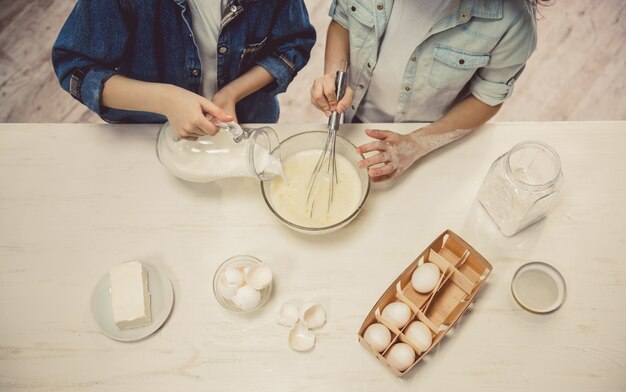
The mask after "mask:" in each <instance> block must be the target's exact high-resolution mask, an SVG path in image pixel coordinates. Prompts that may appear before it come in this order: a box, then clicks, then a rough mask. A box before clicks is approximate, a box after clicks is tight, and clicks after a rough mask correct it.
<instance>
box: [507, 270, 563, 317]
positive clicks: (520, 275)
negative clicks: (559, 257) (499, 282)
mask: <svg viewBox="0 0 626 392" xmlns="http://www.w3.org/2000/svg"><path fill="white" fill-rule="evenodd" d="M511 292H512V293H513V298H514V299H515V301H516V302H517V303H518V304H519V305H520V306H521V307H522V308H523V309H524V310H527V311H529V312H532V313H550V312H553V311H555V310H557V309H558V308H559V307H560V306H561V305H563V302H565V279H563V276H562V275H561V273H560V272H559V271H558V270H557V269H556V268H554V267H553V266H551V265H550V264H547V263H543V262H540V261H533V262H530V263H526V264H524V265H522V266H521V267H520V268H519V269H518V270H517V271H516V272H515V275H513V280H512V282H511Z"/></svg>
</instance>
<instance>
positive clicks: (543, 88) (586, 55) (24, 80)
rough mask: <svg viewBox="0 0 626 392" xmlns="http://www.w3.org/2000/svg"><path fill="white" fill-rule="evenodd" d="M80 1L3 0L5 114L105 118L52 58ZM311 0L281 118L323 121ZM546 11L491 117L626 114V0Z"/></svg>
mask: <svg viewBox="0 0 626 392" xmlns="http://www.w3.org/2000/svg"><path fill="white" fill-rule="evenodd" d="M111 1H113V0H111ZM75 3H76V1H75V0H22V1H15V0H0V122H101V120H100V119H99V117H98V116H96V115H94V114H93V113H91V112H89V111H88V110H87V109H86V108H85V107H83V106H82V105H80V104H79V103H78V102H77V101H75V100H74V99H73V98H71V97H70V95H69V94H67V93H66V92H64V91H63V90H61V88H60V87H59V85H58V82H57V80H56V78H55V76H54V74H53V71H52V65H51V64H50V49H51V47H52V43H53V42H54V40H55V38H56V36H57V34H58V32H59V30H60V28H61V26H62V24H63V22H64V21H65V18H66V17H67V15H68V14H69V12H70V11H71V9H72V7H73V6H74V4H75ZM306 4H307V6H308V9H309V13H310V16H311V20H312V23H313V25H314V26H315V28H316V30H317V32H318V41H317V43H316V45H315V48H314V49H313V53H312V56H311V61H310V62H309V64H308V65H307V67H306V68H305V69H304V70H302V71H301V72H300V73H299V74H298V76H297V78H296V80H295V81H294V82H293V83H292V84H291V86H290V87H289V90H288V91H287V92H286V93H285V94H282V95H281V96H280V101H281V117H280V120H279V121H280V122H287V123H289V122H292V123H294V122H297V123H302V122H323V121H324V117H323V116H322V115H321V114H320V113H318V112H317V111H316V110H314V109H313V107H312V106H311V105H310V104H309V88H310V86H311V82H312V80H313V78H315V77H316V76H318V75H321V72H322V69H323V67H322V62H323V55H324V42H325V36H326V28H327V26H328V22H329V20H330V19H329V17H328V8H329V4H330V0H306ZM541 14H542V16H541V17H540V19H539V21H538V22H537V24H538V35H539V38H538V39H539V42H538V47H537V50H536V51H535V53H534V54H533V56H532V57H531V59H530V61H529V62H528V64H527V67H526V70H525V71H524V74H523V75H522V77H521V79H520V80H519V81H518V82H517V83H516V86H515V92H514V94H513V96H512V97H511V98H510V99H509V100H508V101H507V102H506V103H505V105H504V107H503V108H502V110H501V111H500V112H499V113H498V115H497V116H496V118H495V119H494V120H493V121H552V120H554V121H558V120H626V78H625V77H624V73H625V72H626V0H603V1H596V2H592V1H585V0H556V2H555V3H554V4H553V5H552V6H550V7H544V8H541Z"/></svg>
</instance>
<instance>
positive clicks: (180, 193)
mask: <svg viewBox="0 0 626 392" xmlns="http://www.w3.org/2000/svg"><path fill="white" fill-rule="evenodd" d="M417 126H418V125H416V124H385V125H382V124H380V125H379V127H384V128H387V129H394V130H397V131H399V132H406V131H409V130H411V129H415V128H416V127H417ZM364 128H365V125H361V124H359V125H348V126H343V128H342V130H341V133H342V134H343V135H344V136H347V137H349V138H350V139H351V140H353V141H354V142H355V143H357V144H359V143H360V142H362V141H364V140H366V137H365V136H364V135H363V132H362V130H363V129H364ZM276 129H277V131H278V133H279V135H280V136H281V138H285V137H287V136H289V135H291V134H293V133H297V132H300V131H305V130H311V129H323V125H322V124H299V125H290V124H279V125H276ZM157 131H158V126H151V125H138V126H128V125H95V124H90V125H85V124H73V125H68V124H20V125H17V124H2V125H0V390H1V391H48V390H76V391H83V390H84V391H173V390H179V391H249V390H254V391H298V392H308V391H315V392H318V391H356V390H359V391H405V390H406V391H416V390H421V391H426V390H428V391H434V390H447V391H452V390H454V391H457V390H458V391H462V390H463V391H464V390H472V391H530V390H532V391H560V390H563V391H565V390H567V391H623V390H626V375H625V372H624V370H625V369H626V325H625V324H626V301H625V298H626V258H625V255H626V204H625V203H624V200H625V199H626V198H625V196H626V181H625V179H626V122H572V123H494V124H489V125H486V126H484V127H483V128H482V129H481V130H479V131H477V132H475V133H474V134H473V135H470V136H468V137H466V138H464V139H463V140H461V141H459V142H457V143H455V144H453V145H449V146H447V147H445V148H443V149H441V150H439V151H437V152H435V153H433V154H431V155H430V156H428V157H426V158H425V159H423V160H422V161H421V162H420V163H419V164H417V165H415V166H414V167H413V168H412V169H411V170H409V171H408V172H407V173H405V175H404V176H403V177H401V178H400V179H397V180H395V181H392V182H390V183H387V184H384V185H375V186H373V190H372V192H371V194H370V196H369V199H368V201H367V203H366V206H365V209H364V210H363V211H362V213H361V214H360V215H359V216H358V217H357V219H356V220H355V221H354V222H352V223H351V224H350V225H348V226H347V227H345V228H344V229H342V230H340V231H338V232H336V233H333V234H330V235H326V236H319V237H312V236H306V235H303V234H298V233H295V232H293V231H291V230H289V229H288V228H286V227H284V226H282V225H281V223H280V222H279V221H278V220H276V218H274V217H273V216H272V215H271V213H270V212H269V210H268V209H267V207H266V206H265V204H264V201H263V198H262V197H261V192H260V187H259V183H258V182H257V181H255V180H253V179H228V180H223V181H219V182H213V183H208V184H191V183H186V182H183V181H181V180H178V179H177V178H175V177H173V176H171V175H170V174H169V173H168V172H167V171H166V170H165V169H164V168H163V167H162V166H161V165H160V163H159V162H158V160H157V158H156V155H155V137H156V134H157ZM523 140H540V141H543V142H546V143H548V144H549V145H551V146H552V147H554V149H555V150H556V151H557V152H558V153H559V154H560V156H561V161H562V167H563V173H564V177H565V184H564V188H563V192H562V195H561V199H560V203H559V204H558V206H557V207H556V209H555V210H554V211H553V212H552V213H551V214H550V216H549V217H548V218H547V219H544V220H543V221H541V222H539V223H537V224H535V225H534V226H532V227H530V228H528V229H527V230H525V231H523V232H521V233H519V234H518V235H516V236H514V237H512V238H506V237H504V236H503V235H502V234H500V233H499V231H498V229H497V228H496V226H495V225H494V224H493V222H492V221H491V220H490V218H489V217H488V216H487V214H486V213H485V211H484V210H483V209H482V208H481V207H480V205H479V204H478V203H477V201H476V197H475V196H476V192H477V191H478V188H479V186H480V184H481V182H482V180H483V178H484V176H485V174H486V173H487V171H488V169H489V166H490V165H491V163H492V162H493V161H494V160H495V159H496V158H497V157H498V156H499V155H501V154H502V153H504V152H505V151H507V150H508V149H509V148H511V147H512V146H513V145H514V144H516V143H518V142H520V141H523ZM446 228H449V229H452V230H453V231H455V232H456V233H458V234H459V235H460V236H461V237H463V238H464V239H465V240H466V241H467V242H469V243H470V244H471V245H472V246H474V247H475V248H476V249H477V250H478V251H479V252H480V253H481V254H482V255H483V256H485V257H486V258H487V259H488V260H489V261H490V262H491V263H492V264H493V266H494V271H493V274H492V276H491V277H490V278H489V281H488V282H487V284H486V285H485V286H484V288H483V289H482V291H481V293H479V296H478V298H477V300H476V302H475V303H474V304H473V305H472V307H471V309H470V311H468V312H467V313H466V314H465V315H464V316H463V318H462V319H461V320H460V322H459V323H458V324H457V326H456V327H455V329H454V330H453V331H451V332H450V333H449V334H448V335H447V336H446V338H444V340H443V341H442V343H441V344H440V345H439V346H438V347H437V348H436V349H435V350H433V351H432V352H431V353H430V354H428V356H427V357H426V358H425V359H424V360H423V361H422V362H420V364H418V365H417V366H416V367H415V368H414V369H413V370H412V371H411V372H410V373H409V374H408V375H407V376H406V377H404V378H401V379H400V378H396V377H395V376H393V375H392V374H391V373H390V372H389V371H388V370H387V369H386V368H385V367H384V366H382V365H381V364H379V363H378V362H377V360H376V359H375V358H374V357H373V356H371V355H370V354H369V353H368V352H366V350H364V349H363V348H362V347H361V346H360V345H359V343H358V341H357V331H358V328H359V327H360V325H361V322H362V321H363V319H364V317H365V316H366V315H367V313H368V312H369V310H370V309H371V307H372V306H373V305H374V303H375V302H376V301H377V300H378V298H379V296H380V295H381V294H382V293H383V291H384V290H385V289H386V288H387V287H388V286H389V284H390V283H391V282H392V281H393V280H394V279H395V278H396V277H397V276H398V274H399V273H400V272H402V271H403V270H404V268H405V267H406V266H407V265H408V264H409V263H411V262H412V261H413V260H414V258H415V257H416V256H417V254H419V253H420V252H421V251H422V250H423V249H424V248H425V247H426V246H427V245H428V244H429V243H430V242H431V241H432V240H433V239H434V238H435V237H436V236H437V235H439V234H440V233H441V232H442V231H443V230H445V229H446ZM237 254H251V255H254V256H256V257H258V258H260V259H261V260H263V261H265V262H266V263H268V264H269V265H270V267H271V268H272V269H273V271H274V275H275V287H274V292H273V295H272V298H270V300H269V302H268V303H267V304H266V306H265V307H264V308H263V309H261V310H260V311H258V312H255V313H253V314H251V315H249V316H238V315H234V314H231V313H228V312H227V311H226V310H225V309H223V308H221V307H220V305H219V304H218V303H217V301H216V299H215V298H214V297H213V293H212V288H211V281H212V278H213V273H214V272H215V270H216V268H217V267H218V265H219V264H220V263H222V262H223V261H224V260H226V259H227V258H229V257H231V256H234V255H237ZM131 259H139V260H143V261H147V262H149V263H152V264H154V265H156V266H158V267H159V268H160V269H161V270H162V271H164V272H165V274H166V275H167V276H168V277H169V279H170V280H171V282H172V285H173V287H174V292H175V304H174V308H173V311H172V314H171V316H170V318H169V320H168V321H167V322H166V324H165V325H164V326H163V327H162V328H161V329H160V330H159V331H157V332H156V333H155V334H154V335H152V336H150V337H149V338H147V339H144V340H142V341H139V342H134V343H121V342H117V341H114V340H111V339H109V338H107V337H106V336H104V335H103V334H101V333H100V332H99V330H98V328H97V325H96V324H95V322H94V320H93V318H92V315H91V310H90V296H91V293H92V290H93V288H94V286H95V285H96V283H97V282H98V280H99V279H100V278H101V277H102V276H103V275H104V274H106V273H107V272H108V270H109V268H110V267H111V266H112V265H114V264H117V263H120V262H123V261H126V260H131ZM532 260H541V261H545V262H548V263H550V264H552V265H554V266H556V267H557V268H558V269H559V270H560V271H561V273H562V274H563V276H564V277H565V280H566V283H567V290H568V291H567V299H566V302H565V304H564V305H563V307H561V308H560V309H559V310H557V311H556V312H554V313H552V314H549V315H534V314H529V313H527V312H525V311H524V310H522V309H520V308H519V307H518V306H517V305H516V303H515V302H514V300H513V298H512V297H511V291H510V283H511V277H512V275H513V273H514V272H515V270H516V269H517V268H518V267H519V266H520V265H521V264H523V263H524V262H527V261H532ZM291 299H299V300H313V301H319V302H321V303H322V304H323V305H324V306H325V308H326V310H327V314H328V322H327V324H326V325H325V326H324V327H323V328H322V329H321V330H319V331H318V332H317V336H318V339H317V345H316V347H315V349H314V350H313V351H311V352H308V353H297V352H294V351H292V350H291V349H290V348H289V347H288V345H287V336H288V332H289V331H288V329H287V328H284V327H281V326H279V325H277V324H276V322H275V317H276V312H277V310H278V308H279V307H280V305H281V304H282V303H283V302H285V301H287V300H291Z"/></svg>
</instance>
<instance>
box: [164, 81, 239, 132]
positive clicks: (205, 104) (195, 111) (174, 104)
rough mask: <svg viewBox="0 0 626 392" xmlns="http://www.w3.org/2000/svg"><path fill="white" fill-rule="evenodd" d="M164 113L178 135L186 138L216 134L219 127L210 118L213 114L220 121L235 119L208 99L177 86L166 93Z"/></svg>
mask: <svg viewBox="0 0 626 392" xmlns="http://www.w3.org/2000/svg"><path fill="white" fill-rule="evenodd" d="M162 113H163V114H165V116H166V117H167V119H168V121H169V123H170V127H172V130H173V131H174V132H175V133H176V135H178V136H179V137H182V138H185V139H195V138H198V137H200V136H205V135H210V136H214V135H215V134H216V133H217V132H218V131H219V128H218V127H217V126H216V125H215V124H213V122H211V121H210V120H209V118H210V117H211V116H212V117H215V118H216V119H217V120H219V121H225V122H228V121H233V120H234V118H233V116H231V115H229V114H227V113H226V112H225V111H224V110H223V109H222V108H220V107H218V106H216V105H215V104H214V103H213V102H211V101H209V100H208V99H206V98H204V97H202V96H200V95H198V94H194V93H192V92H191V91H188V90H185V89H183V88H180V87H175V86H171V89H169V90H168V91H167V92H166V93H165V99H164V102H163V110H162ZM207 116H208V117H207Z"/></svg>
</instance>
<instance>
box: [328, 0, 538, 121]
mask: <svg viewBox="0 0 626 392" xmlns="http://www.w3.org/2000/svg"><path fill="white" fill-rule="evenodd" d="M392 6H393V0H334V2H333V5H332V6H331V8H330V12H329V14H330V16H331V17H332V18H333V20H335V21H336V22H337V23H339V24H340V25H342V26H343V27H345V28H346V29H348V30H349V37H350V71H349V81H350V86H351V87H352V88H353V90H354V99H353V101H352V106H351V107H350V108H348V110H347V111H346V114H345V116H346V121H351V120H352V118H353V117H354V114H355V112H356V111H357V109H358V107H359V105H360V103H361V101H362V100H363V96H364V95H365V92H366V91H367V88H368V86H369V83H370V80H371V77H372V71H373V68H374V67H375V66H376V61H377V57H378V52H379V46H380V40H381V37H383V34H384V32H385V29H386V27H387V22H388V21H389V17H390V15H391V9H392ZM383 39H384V38H383ZM407 39H410V38H409V37H407ZM536 44H537V38H536V23H535V4H534V2H533V1H531V0H461V1H460V2H459V7H458V8H457V9H456V10H455V11H454V12H453V13H452V14H450V15H447V16H446V17H444V18H443V19H441V20H440V21H438V22H437V23H435V24H434V26H433V28H432V29H431V30H430V32H429V33H428V35H427V36H426V39H425V40H424V41H423V42H422V43H421V44H419V45H418V46H417V47H416V48H415V50H414V51H413V54H412V56H411V57H410V59H409V60H408V62H407V64H406V67H405V70H404V76H403V83H402V88H401V90H400V91H399V102H398V109H397V112H396V113H395V116H394V122H419V121H435V120H437V119H439V118H441V117H442V116H443V115H444V114H445V113H446V112H447V111H448V110H449V109H450V108H451V107H452V106H453V105H454V104H455V103H457V102H458V101H459V100H461V99H463V98H465V97H467V96H468V95H469V94H471V95H473V96H475V97H476V98H478V99H479V100H480V101H482V102H484V103H486V104H488V105H491V106H496V105H498V104H500V103H502V102H504V101H505V100H506V99H507V98H508V97H509V96H510V95H511V93H512V92H513V85H514V83H515V81H516V80H517V78H518V77H519V76H520V74H521V72H522V71H523V69H524V66H525V64H526V61H527V60H528V58H529V57H530V55H531V53H532V52H533V50H534V49H535V46H536Z"/></svg>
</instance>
